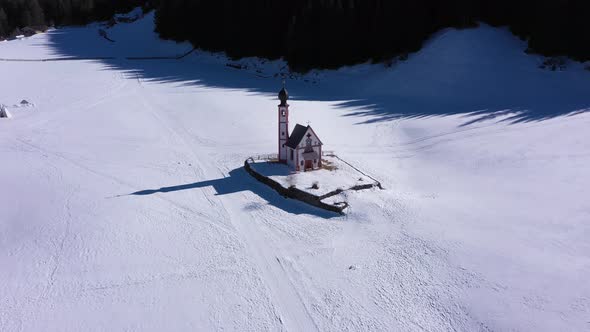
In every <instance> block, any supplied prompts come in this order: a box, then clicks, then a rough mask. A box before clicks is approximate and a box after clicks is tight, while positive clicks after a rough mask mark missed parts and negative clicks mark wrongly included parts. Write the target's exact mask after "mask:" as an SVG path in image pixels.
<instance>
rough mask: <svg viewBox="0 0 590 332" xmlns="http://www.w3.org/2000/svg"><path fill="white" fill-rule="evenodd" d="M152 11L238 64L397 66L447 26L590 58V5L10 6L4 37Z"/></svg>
mask: <svg viewBox="0 0 590 332" xmlns="http://www.w3.org/2000/svg"><path fill="white" fill-rule="evenodd" d="M137 5H144V6H145V7H146V8H155V9H156V29H157V32H158V33H159V34H160V36H161V37H163V38H167V39H173V40H177V41H184V40H188V41H190V42H192V43H193V44H194V45H195V46H197V47H199V48H202V49H206V50H212V51H225V52H227V54H228V55H229V56H231V57H235V58H239V57H245V56H261V57H266V58H271V59H274V58H279V57H284V58H285V60H287V61H288V63H289V65H290V66H291V68H292V69H295V70H299V71H305V70H308V69H310V68H334V67H339V66H342V65H346V64H354V63H359V62H364V61H367V60H371V61H376V62H377V61H383V60H388V59H391V58H393V57H396V56H400V55H402V56H403V55H405V54H407V53H411V52H415V51H417V50H419V49H420V48H421V46H422V44H423V43H424V41H426V40H427V39H428V38H429V37H430V36H431V35H432V34H433V33H435V32H436V31H438V30H440V29H443V28H446V27H456V28H468V27H473V26H476V25H477V22H484V23H487V24H490V25H493V26H507V27H509V28H510V30H511V31H512V32H513V33H514V34H515V35H517V36H519V37H520V38H522V39H524V40H527V41H528V45H529V50H528V51H530V52H534V53H540V54H544V55H547V56H558V55H565V56H569V57H571V58H573V59H576V60H581V61H586V60H590V23H589V22H590V1H589V0H289V1H278V0H150V1H145V0H144V1H141V0H0V35H2V34H4V35H6V34H8V33H9V31H11V29H14V28H15V27H22V26H26V25H35V24H41V23H44V24H49V23H54V24H56V25H64V24H83V23H86V22H89V21H92V20H102V19H106V18H108V17H110V15H112V14H113V13H115V12H117V11H125V10H128V9H130V8H132V7H133V6H137Z"/></svg>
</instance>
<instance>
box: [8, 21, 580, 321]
mask: <svg viewBox="0 0 590 332" xmlns="http://www.w3.org/2000/svg"><path fill="white" fill-rule="evenodd" d="M152 28H153V25H152V16H151V15H150V16H147V17H146V18H145V19H143V20H139V21H137V22H135V23H132V24H120V25H117V26H115V27H114V28H113V29H109V30H108V35H109V38H112V39H113V40H115V42H114V43H112V42H109V41H106V40H105V39H104V38H101V37H100V36H99V35H98V33H97V29H98V26H96V25H92V26H89V27H86V28H71V29H60V30H54V31H51V32H50V33H48V34H41V35H36V36H33V37H31V38H26V39H23V40H15V41H10V42H3V43H0V58H26V59H39V58H51V57H62V56H63V57H99V56H102V57H112V58H113V59H105V60H100V61H98V60H96V61H56V62H3V61H0V103H2V104H5V105H8V110H9V112H10V113H12V115H13V118H12V119H0V202H2V203H1V207H0V330H1V331H121V330H129V331H163V330H165V331H187V330H203V331H204V330H238V331H245V330H247V331H277V330H288V331H314V330H318V331H371V330H373V331H422V330H426V331H447V330H460V331H474V330H483V331H486V330H494V331H505V330H518V331H585V330H588V329H590V318H589V317H590V282H588V276H589V275H590V241H588V239H589V238H590V203H589V197H590V172H589V169H588V168H589V167H588V165H589V164H590V130H589V129H588V128H589V126H590V112H588V110H589V107H590V72H588V71H584V70H583V69H582V65H581V64H570V65H569V67H568V68H567V70H565V71H562V72H551V71H544V70H541V69H538V68H537V65H538V64H539V63H540V62H542V59H541V58H539V57H536V56H528V55H525V54H524V53H523V50H524V48H525V46H524V44H523V42H521V41H519V40H517V39H515V38H514V37H512V36H511V35H510V34H509V33H508V32H506V31H505V30H499V29H493V28H490V27H486V26H482V27H480V28H478V29H471V30H464V31H455V30H446V31H444V32H442V33H440V34H438V35H437V36H435V37H434V38H433V39H432V40H431V41H430V42H429V43H428V44H427V45H426V47H425V48H424V49H423V50H422V51H421V52H419V53H417V54H414V55H411V56H410V58H409V60H408V61H406V62H400V63H398V64H397V65H395V66H394V67H392V68H384V67H383V66H382V65H360V66H355V67H351V68H343V69H341V70H339V71H334V72H323V71H322V72H314V73H310V74H308V75H307V76H303V77H301V76H295V77H293V79H290V80H288V82H287V87H288V89H289V91H290V93H291V95H292V96H294V98H293V100H291V102H290V104H291V114H292V115H291V123H297V122H299V123H306V121H311V122H312V125H313V127H314V129H315V130H316V131H317V133H318V135H320V136H321V138H322V141H323V142H324V143H325V148H326V149H329V150H335V151H338V154H339V155H340V156H341V157H343V158H345V159H346V160H350V161H351V162H354V164H355V165H358V166H359V167H361V168H362V169H363V170H366V171H367V172H368V173H369V174H371V175H373V176H375V177H376V178H378V179H379V180H380V181H381V183H382V184H383V186H384V188H386V190H375V191H373V192H371V193H370V194H367V193H365V192H359V193H356V192H350V193H348V196H347V199H348V200H349V202H350V204H351V208H350V209H349V211H348V214H347V215H346V216H342V217H334V216H333V215H330V214H325V213H324V212H322V211H319V210H317V209H314V208H312V207H308V206H307V205H305V204H302V203H298V202H294V201H291V200H285V199H283V198H282V197H280V196H278V195H277V194H276V193H275V192H274V191H272V190H271V189H269V188H266V187H265V186H264V185H262V184H259V183H258V182H256V181H255V180H254V179H252V178H251V177H250V176H249V175H247V173H246V172H245V171H244V170H243V168H242V165H243V162H244V160H245V159H246V157H248V156H251V155H255V154H262V153H272V152H274V151H275V149H276V137H275V135H276V133H277V130H276V126H277V123H276V118H277V117H276V112H277V110H276V105H277V100H276V92H277V91H278V90H279V89H280V77H274V74H275V73H276V72H278V71H280V70H284V69H281V68H282V67H283V66H284V65H283V64H282V63H281V62H280V61H274V62H266V63H259V64H258V65H257V66H258V67H257V68H258V69H256V68H255V69H252V70H250V69H249V70H236V69H234V68H232V67H227V66H225V63H226V62H227V60H225V59H224V58H223V57H222V56H221V55H209V54H207V53H204V52H197V53H195V54H193V55H191V56H188V57H186V58H184V59H182V60H180V61H175V60H160V61H155V60H151V61H148V60H145V61H132V60H127V59H125V57H130V56H162V55H176V54H182V53H183V52H185V51H187V50H190V49H191V47H190V45H187V44H175V43H172V42H163V41H159V40H157V38H156V37H155V36H154V35H153V34H152V33H151V29H152ZM243 62H245V63H256V62H255V61H254V60H253V59H246V60H243ZM254 67H256V66H254ZM254 67H251V68H254ZM260 68H262V69H260ZM23 99H26V100H27V101H29V102H30V103H31V104H32V105H33V106H31V107H12V106H10V105H18V104H19V103H20V101H21V100H23Z"/></svg>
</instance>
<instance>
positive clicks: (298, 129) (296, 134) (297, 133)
mask: <svg viewBox="0 0 590 332" xmlns="http://www.w3.org/2000/svg"><path fill="white" fill-rule="evenodd" d="M307 129H311V131H312V132H313V133H314V135H316V134H315V132H314V131H313V129H312V128H311V126H307V127H305V126H302V125H300V124H296V125H295V128H293V132H291V135H290V136H289V139H288V140H287V143H286V144H285V145H286V146H288V147H290V148H291V149H296V148H297V145H299V143H301V140H302V139H303V137H304V136H305V133H306V132H307ZM316 137H317V135H316ZM318 141H319V137H318ZM320 144H322V142H321V141H320Z"/></svg>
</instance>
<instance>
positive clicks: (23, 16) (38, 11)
mask: <svg viewBox="0 0 590 332" xmlns="http://www.w3.org/2000/svg"><path fill="white" fill-rule="evenodd" d="M146 2H147V1H145V0H0V39H2V37H4V38H5V37H8V36H9V35H10V34H11V33H13V32H14V31H15V30H16V29H17V28H19V29H22V28H24V27H31V26H52V25H57V26H59V25H70V24H73V25H79V24H86V23H88V22H92V21H98V20H106V19H109V18H111V17H112V16H113V14H115V13H118V12H127V11H129V10H131V9H133V8H135V7H137V6H140V5H144V4H145V3H146Z"/></svg>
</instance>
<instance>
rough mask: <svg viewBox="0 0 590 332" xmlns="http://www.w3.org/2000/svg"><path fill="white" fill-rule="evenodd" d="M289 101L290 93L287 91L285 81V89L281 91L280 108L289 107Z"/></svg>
mask: <svg viewBox="0 0 590 332" xmlns="http://www.w3.org/2000/svg"><path fill="white" fill-rule="evenodd" d="M288 99H289V92H287V89H285V80H283V88H282V89H281V91H279V100H280V101H281V105H280V106H287V100H288Z"/></svg>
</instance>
